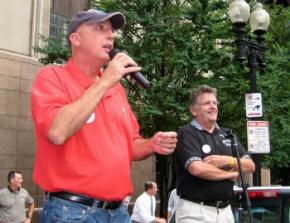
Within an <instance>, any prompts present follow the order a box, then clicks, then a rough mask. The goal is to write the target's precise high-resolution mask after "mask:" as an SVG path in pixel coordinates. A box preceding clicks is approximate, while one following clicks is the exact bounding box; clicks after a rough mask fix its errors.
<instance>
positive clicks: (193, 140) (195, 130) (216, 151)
mask: <svg viewBox="0 0 290 223" xmlns="http://www.w3.org/2000/svg"><path fill="white" fill-rule="evenodd" d="M225 131H226V129H224V128H220V127H219V126H218V125H216V126H215V129H214V131H213V133H209V132H207V131H206V130H203V129H202V127H201V126H200V125H199V124H198V122H196V121H195V120H193V121H192V122H191V123H190V124H187V125H185V126H183V127H181V128H180V129H179V130H178V141H177V147H176V149H175V155H174V157H175V164H176V175H177V192H178V195H180V197H181V198H183V199H186V200H190V201H208V202H211V201H227V200H231V198H232V196H233V181H231V180H221V181H211V180H206V179H202V178H199V177H196V176H193V175H191V174H190V173H189V172H188V170H187V168H188V165H189V164H190V163H191V162H194V161H196V160H203V159H204V158H205V157H207V156H209V155H228V156H236V155H235V154H234V155H233V151H232V147H231V140H230V139H229V138H228V137H227V134H226V132H225ZM237 141H238V140H237ZM237 143H238V150H239V154H240V156H241V157H246V156H247V157H248V155H247V153H246V151H245V150H244V149H243V148H242V146H241V144H240V142H239V141H238V142H237Z"/></svg>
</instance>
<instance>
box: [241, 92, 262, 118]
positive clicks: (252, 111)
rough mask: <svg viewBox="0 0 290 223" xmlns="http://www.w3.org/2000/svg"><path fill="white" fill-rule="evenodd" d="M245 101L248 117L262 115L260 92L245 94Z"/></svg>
mask: <svg viewBox="0 0 290 223" xmlns="http://www.w3.org/2000/svg"><path fill="white" fill-rule="evenodd" d="M245 101H246V116H247V117H248V118H253V117H262V116H263V106H262V94H261V93H251V94H246V95H245Z"/></svg>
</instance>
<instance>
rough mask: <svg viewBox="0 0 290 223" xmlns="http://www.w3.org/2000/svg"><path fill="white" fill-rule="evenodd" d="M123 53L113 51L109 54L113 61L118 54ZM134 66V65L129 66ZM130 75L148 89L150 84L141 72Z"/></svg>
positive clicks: (116, 50)
mask: <svg viewBox="0 0 290 223" xmlns="http://www.w3.org/2000/svg"><path fill="white" fill-rule="evenodd" d="M120 52H121V51H120V50H118V49H112V50H111V51H110V53H109V55H110V58H111V59H113V58H114V56H116V54H117V53H120ZM130 66H134V65H129V66H128V67H130ZM129 75H130V76H131V77H132V78H133V79H134V80H135V81H136V82H137V83H138V84H139V85H140V86H141V87H143V88H145V89H148V87H149V84H150V82H149V81H148V80H147V79H146V77H144V76H143V75H142V74H141V73H140V72H133V73H129Z"/></svg>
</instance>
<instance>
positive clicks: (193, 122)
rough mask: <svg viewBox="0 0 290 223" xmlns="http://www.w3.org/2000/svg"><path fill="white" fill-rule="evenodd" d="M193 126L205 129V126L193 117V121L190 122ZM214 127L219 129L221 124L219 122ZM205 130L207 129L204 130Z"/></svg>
mask: <svg viewBox="0 0 290 223" xmlns="http://www.w3.org/2000/svg"><path fill="white" fill-rule="evenodd" d="M190 124H191V125H192V126H193V127H195V128H197V129H198V130H200V131H203V130H204V128H202V126H201V125H200V124H199V122H198V121H197V120H196V119H195V118H193V119H192V121H191V123H190ZM214 127H215V128H217V129H220V127H219V125H218V124H217V123H215V124H214ZM204 131H205V130H204Z"/></svg>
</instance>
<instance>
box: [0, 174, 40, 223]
mask: <svg viewBox="0 0 290 223" xmlns="http://www.w3.org/2000/svg"><path fill="white" fill-rule="evenodd" d="M7 179H8V182H9V185H8V186H7V187H6V188H4V189H2V190H0V222H1V223H30V222H31V218H32V214H33V210H34V200H33V198H32V197H31V196H30V195H29V193H28V192H27V190H25V189H24V188H22V183H23V178H22V174H21V173H20V172H19V171H11V172H9V173H8V176H7ZM26 207H27V208H28V211H27V214H26V210H25V208H26Z"/></svg>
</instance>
